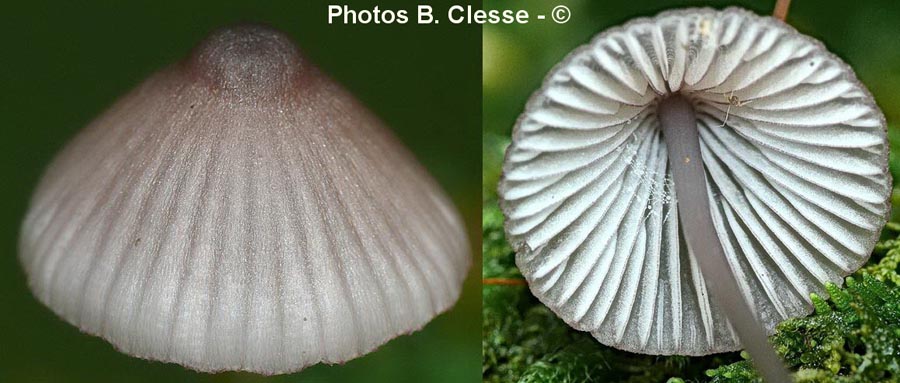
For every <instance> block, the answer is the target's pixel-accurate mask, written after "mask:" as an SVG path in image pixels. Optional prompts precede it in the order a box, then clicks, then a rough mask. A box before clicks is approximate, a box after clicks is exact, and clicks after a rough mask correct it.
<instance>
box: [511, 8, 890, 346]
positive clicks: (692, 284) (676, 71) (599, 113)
mask: <svg viewBox="0 0 900 383" xmlns="http://www.w3.org/2000/svg"><path fill="white" fill-rule="evenodd" d="M674 94H678V95H679V97H684V98H686V99H687V100H689V101H690V103H691V105H692V106H693V108H694V111H695V112H696V116H697V126H696V129H698V131H699V137H700V148H701V153H702V158H684V159H683V160H684V161H686V162H688V161H703V164H704V165H705V169H706V178H707V183H708V184H709V189H708V190H706V193H708V197H709V201H710V205H711V206H710V209H711V214H712V217H713V222H714V224H715V231H716V233H717V235H718V238H719V241H720V242H721V244H722V247H723V248H724V249H725V253H726V257H727V261H728V263H729V265H730V267H731V269H732V271H733V273H734V274H735V275H736V279H737V281H738V284H739V287H740V290H741V292H742V294H743V295H744V299H746V300H747V301H748V302H749V303H750V306H751V308H752V309H753V310H754V312H755V314H756V315H757V316H758V318H757V319H758V320H759V321H760V322H761V323H762V324H763V325H764V327H765V329H766V330H767V331H768V332H769V333H771V332H772V331H773V330H774V326H775V325H776V324H777V323H778V322H780V321H781V320H783V319H785V318H790V317H797V316H802V315H805V314H807V313H809V312H810V310H811V309H812V306H811V302H810V301H809V298H808V297H809V294H810V293H813V292H815V293H818V294H823V293H824V292H823V291H822V290H823V284H824V283H825V282H834V283H837V284H840V283H841V282H842V277H843V276H845V275H847V274H849V273H851V272H853V271H854V270H856V269H857V268H859V267H860V266H861V265H862V264H863V263H864V262H865V260H866V259H867V258H868V255H869V253H870V252H871V250H872V247H873V246H874V243H875V241H876V239H877V237H878V235H879V232H880V230H881V227H882V225H883V224H884V222H885V220H886V215H887V213H888V210H889V201H888V197H889V195H890V184H891V181H890V176H889V174H888V173H887V152H888V149H887V141H886V134H885V127H886V126H885V121H884V116H883V115H882V113H881V111H880V110H879V109H878V107H877V106H876V105H875V102H874V100H873V99H872V97H871V95H870V94H869V93H868V91H867V90H866V89H865V88H864V87H863V86H862V85H861V84H860V83H859V81H858V80H857V79H856V77H855V75H854V73H853V71H852V70H851V69H850V68H849V67H848V66H847V65H846V64H844V63H843V62H842V61H841V60H840V59H838V58H837V57H835V56H834V55H833V54H831V53H829V52H828V51H827V50H826V49H825V48H824V47H823V45H822V44H821V43H819V42H818V41H816V40H814V39H812V38H809V37H807V36H804V35H802V34H800V33H798V32H797V31H795V30H794V29H793V28H791V27H790V26H788V25H786V24H784V23H783V22H780V21H778V20H775V19H773V18H770V17H759V16H756V15H754V14H752V13H750V12H748V11H745V10H741V9H736V8H729V9H726V10H722V11H717V10H712V9H686V10H678V11H672V12H665V13H662V14H660V15H658V16H656V17H654V18H642V19H637V20H634V21H632V22H629V23H628V24H626V25H624V26H623V27H618V28H613V29H610V30H608V31H606V32H604V33H602V34H600V35H599V36H598V37H597V38H595V39H594V40H593V41H592V42H591V43H590V44H588V45H586V46H583V47H581V48H579V49H577V50H576V51H575V52H573V53H572V54H571V55H569V56H568V57H567V58H566V59H565V60H564V61H563V62H562V63H560V64H559V65H557V66H556V67H555V68H554V69H553V70H552V71H551V72H550V73H549V74H548V76H547V78H546V80H545V82H544V85H543V87H542V88H541V89H540V90H539V91H537V92H536V93H535V94H534V95H533V96H532V98H531V100H530V101H529V103H528V105H527V108H526V110H525V112H524V113H523V114H522V116H521V117H520V119H519V120H518V122H517V123H516V126H515V130H514V134H513V141H512V145H511V146H510V147H509V149H508V152H507V156H506V161H505V163H504V169H503V179H502V180H501V184H500V187H499V193H500V197H501V198H500V199H501V205H502V208H503V212H504V214H505V216H506V232H507V235H508V238H509V240H510V242H511V243H512V244H513V246H514V247H515V248H516V249H517V258H516V260H517V264H518V266H519V268H520V269H521V271H522V274H523V275H524V276H525V278H526V279H527V280H528V283H529V286H530V288H531V290H532V292H533V293H534V294H535V296H537V297H538V298H539V299H540V300H541V301H542V302H543V303H544V304H546V305H547V306H548V307H550V308H551V309H552V310H553V311H554V312H556V313H557V315H559V316H560V317H561V318H562V319H564V320H565V321H566V322H567V323H569V324H570V325H571V326H572V327H574V328H576V329H579V330H583V331H589V332H591V333H592V334H593V335H594V337H596V338H597V339H598V340H599V341H600V342H601V343H604V344H606V345H610V346H613V347H616V348H620V349H623V350H627V351H632V352H639V353H648V354H685V355H704V354H710V353H715V352H724V351H731V350H736V349H739V348H740V347H741V344H740V341H739V340H738V338H737V336H736V335H735V333H734V331H733V330H732V329H731V327H730V325H729V323H728V320H727V319H726V317H725V315H724V314H723V312H722V310H721V308H720V307H719V305H717V304H716V303H715V302H714V301H713V300H711V299H710V297H709V292H708V291H707V287H706V283H705V282H704V278H703V276H702V274H701V273H700V270H699V269H698V267H697V260H696V259H695V257H694V255H693V254H689V252H688V250H687V245H686V243H685V239H684V234H683V228H680V227H679V225H680V221H679V215H683V214H691V212H689V211H688V212H686V211H680V210H679V209H678V196H677V195H675V194H674V190H675V189H674V187H673V186H672V179H671V165H670V164H669V162H668V159H667V150H666V143H665V142H664V140H663V136H662V131H661V128H660V123H659V121H658V119H657V106H658V104H659V102H660V100H663V99H665V98H666V97H669V96H672V95H674ZM701 192H702V191H701ZM732 299H740V298H739V297H732Z"/></svg>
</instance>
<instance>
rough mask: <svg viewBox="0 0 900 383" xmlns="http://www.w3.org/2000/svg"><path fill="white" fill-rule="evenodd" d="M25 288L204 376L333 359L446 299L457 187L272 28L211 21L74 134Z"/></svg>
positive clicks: (442, 305)
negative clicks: (452, 195)
mask: <svg viewBox="0 0 900 383" xmlns="http://www.w3.org/2000/svg"><path fill="white" fill-rule="evenodd" d="M20 260H21V263H22V265H23V266H24V268H25V271H26V274H27V276H28V281H29V285H30V288H31V290H32V291H33V293H34V294H35V296H36V297H37V298H38V299H39V300H40V301H41V302H43V303H44V304H45V305H47V306H48V307H49V308H50V309H51V310H53V312H55V313H56V314H58V315H59V316H61V317H62V318H63V319H65V320H66V321H68V322H69V323H71V324H73V325H75V326H77V327H78V328H80V329H81V330H82V331H84V332H87V333H90V334H93V335H97V336H100V337H102V338H103V339H106V340H107V341H109V342H110V343H112V344H113V346H115V347H116V348H117V349H119V350H121V351H122V352H124V353H127V354H129V355H133V356H137V357H141V358H146V359H153V360H160V361H166V362H175V363H178V364H181V365H184V366H186V367H189V368H192V369H195V370H199V371H206V372H214V371H221V370H245V371H252V372H256V373H262V374H278V373H286V372H292V371H297V370H300V369H303V368H304V367H306V366H309V365H311V364H315V363H319V362H324V363H341V362H344V361H347V360H350V359H353V358H355V357H357V356H360V355H363V354H365V353H368V352H370V351H372V350H373V349H375V348H376V347H378V346H379V345H381V344H383V343H385V342H387V341H388V340H390V339H392V338H394V337H396V336H398V335H400V334H407V333H410V332H412V331H415V330H417V329H420V328H421V327H422V326H424V325H425V324H426V323H427V322H429V321H430V320H431V319H432V318H433V317H435V316H436V315H437V314H439V313H441V312H443V311H445V310H447V309H448V308H450V307H451V306H452V305H453V304H454V302H455V301H456V300H457V298H458V297H459V294H460V289H461V286H462V281H463V278H464V276H465V274H466V271H467V269H468V267H469V263H470V254H469V250H468V245H467V239H466V235H465V232H464V229H463V224H462V222H461V220H460V218H459V216H458V214H457V212H456V210H455V209H454V207H453V205H452V203H451V202H450V200H449V199H448V198H447V196H446V195H445V194H444V193H443V192H442V191H441V189H440V187H439V186H438V185H437V183H436V182H435V181H434V180H433V179H432V178H431V177H430V176H429V175H428V174H427V172H426V171H425V170H424V168H423V167H422V166H420V165H419V164H418V163H417V162H416V160H415V159H414V157H413V156H412V154H411V153H410V152H408V151H407V149H406V148H404V147H403V145H402V144H401V143H400V142H399V141H398V140H397V139H396V138H395V137H394V136H393V135H392V134H391V133H390V131H389V130H388V129H386V128H385V126H384V125H383V124H382V123H381V122H380V121H379V120H378V119H377V118H376V117H375V116H374V115H372V114H371V113H370V112H369V111H367V110H366V108H365V107H364V106H363V105H361V104H360V103H359V102H358V101H357V100H355V99H354V98H353V96H351V95H350V94H349V93H347V92H346V91H345V90H344V89H343V88H341V87H340V86H339V85H338V84H336V83H335V82H334V81H333V80H331V79H330V78H328V77H327V76H326V75H325V74H323V73H322V72H321V71H320V70H319V69H317V68H316V67H315V66H313V64H312V63H310V62H309V61H308V60H307V59H306V58H305V57H304V56H303V55H302V54H301V53H300V52H299V51H298V49H297V48H296V47H295V45H294V44H293V43H292V41H290V39H289V38H288V37H287V36H286V35H284V34H283V33H281V32H278V31H275V30H273V29H270V28H268V27H264V26H257V25H243V26H236V27H230V28H224V29H221V30H218V31H215V32H213V33H212V34H211V35H210V36H209V37H207V38H206V39H205V40H204V41H203V42H202V43H200V44H199V45H198V46H197V47H196V48H195V49H194V50H193V52H192V53H191V55H190V56H189V57H188V58H187V59H185V60H184V61H182V62H180V63H177V64H175V65H173V66H171V67H169V68H167V69H164V70H162V71H160V72H159V73H156V74H154V75H152V76H151V77H150V78H149V79H148V80H146V81H145V82H144V83H143V84H141V85H140V86H138V87H137V88H136V89H135V90H133V91H131V92H130V93H128V94H127V95H126V96H124V97H123V98H122V99H120V100H119V101H118V102H116V103H115V104H114V105H113V106H112V107H111V108H110V109H109V110H108V111H106V112H105V113H104V114H102V115H101V116H100V117H99V118H98V119H96V120H95V121H93V122H92V123H91V124H90V125H89V126H88V127H87V128H86V129H85V130H83V131H82V132H81V133H79V134H78V135H77V136H76V137H75V138H74V139H73V140H72V141H71V142H70V143H69V144H68V145H67V146H66V147H65V148H64V149H63V150H62V152H61V153H59V154H58V155H57V157H56V158H55V160H54V161H53V162H52V163H51V165H50V166H49V168H48V169H47V170H46V173H45V174H44V176H43V178H42V180H41V182H40V184H39V186H38V188H37V190H36V192H35V194H34V196H33V199H32V202H31V206H30V209H29V210H28V213H27V216H26V218H25V221H24V224H23V226H22V234H21V238H20Z"/></svg>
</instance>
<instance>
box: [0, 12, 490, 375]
mask: <svg viewBox="0 0 900 383" xmlns="http://www.w3.org/2000/svg"><path fill="white" fill-rule="evenodd" d="M460 2H461V1H457V2H454V3H460ZM327 3H328V1H296V2H289V1H283V2H273V1H267V2H249V1H248V2H243V3H241V2H234V1H221V0H204V1H190V2H177V3H176V2H169V3H168V4H163V3H161V2H159V1H140V2H133V1H129V2H113V1H87V2H55V3H50V2H41V1H37V2H7V3H5V4H4V5H3V7H2V10H0V32H2V33H0V43H2V44H0V112H2V113H0V116H2V117H3V122H2V124H0V132H2V133H0V134H2V136H0V145H2V147H0V153H2V155H3V156H4V158H3V161H2V166H3V174H4V179H5V181H3V182H2V189H0V208H2V214H0V382H3V383H8V382H38V381H46V382H104V381H109V382H170V381H178V382H187V381H197V382H201V381H202V382H253V381H260V380H271V381H278V382H299V381H303V382H321V381H341V382H344V381H366V382H377V381H385V382H419V381H424V382H460V381H475V380H477V379H478V376H479V370H480V368H479V366H480V355H481V352H480V348H479V339H480V335H479V327H480V305H481V303H480V302H481V298H480V297H481V294H480V289H479V288H478V286H479V276H480V272H479V271H478V268H477V267H473V268H472V270H471V274H470V278H469V279H468V280H467V282H466V285H465V289H464V292H463V296H462V298H461V300H460V302H459V303H458V304H457V305H456V306H455V307H454V308H453V309H452V310H451V311H450V312H448V313H446V314H443V315H441V316H439V317H438V318H437V319H435V320H434V321H433V322H432V323H430V324H429V325H428V326H426V327H425V329H424V330H422V331H419V332H417V333H415V334H413V335H411V336H402V337H400V338H397V339H395V340H393V341H391V342H389V343H388V344H387V345H385V346H383V347H381V348H380V349H379V350H377V351H376V352H374V353H372V354H369V355H367V356H365V357H362V358H359V359H356V360H353V361H350V362H348V363H346V364H345V365H341V366H323V365H319V366H315V367H311V368H308V369H306V370H304V371H302V372H300V373H296V374H293V375H284V376H278V377H274V378H271V379H265V378H263V377H261V376H257V375H253V374H246V373H224V374H217V375H208V374H201V373H194V372H192V371H188V370H186V369H184V368H182V367H180V366H177V365H174V364H164V363H159V362H149V361H144V360H140V359H136V358H131V357H128V356H126V355H124V354H121V353H118V352H116V351H115V350H113V348H112V346H110V345H109V344H108V343H106V342H105V341H103V340H101V339H99V338H95V337H92V336H88V335H84V334H81V333H79V331H78V330H77V329H76V328H75V327H73V326H71V325H69V324H67V323H65V322H63V321H62V320H60V319H58V318H57V317H56V316H54V315H53V314H52V313H51V312H50V311H49V310H48V309H46V308H45V307H43V306H42V305H41V304H40V303H38V301H37V300H35V299H34V298H32V296H31V294H30V292H29V291H28V289H27V286H26V282H25V277H24V275H23V272H22V271H21V268H20V266H19V263H18V261H17V257H16V254H17V250H16V243H17V238H18V232H19V224H20V223H21V220H22V218H23V216H24V214H25V210H26V208H27V203H28V199H29V196H30V194H31V192H32V190H33V188H34V187H35V185H36V183H37V182H38V179H39V177H40V175H41V173H42V171H43V168H44V167H45V166H46V165H47V164H48V163H49V161H50V159H51V158H52V156H53V155H54V153H56V152H57V151H58V150H59V149H60V148H61V147H62V146H63V145H64V144H65V143H66V141H67V140H69V139H70V138H71V137H72V136H73V135H74V134H75V133H76V132H77V131H78V130H80V129H81V128H82V127H83V126H85V125H86V124H87V123H88V122H89V121H90V120H91V119H93V118H94V117H96V116H97V115H98V114H99V113H101V112H102V111H103V110H104V109H105V108H106V107H108V106H109V105H110V104H111V103H112V102H113V101H114V100H115V99H116V98H117V97H119V96H120V95H122V94H124V93H125V92H127V91H128V90H129V89H131V88H132V87H134V86H135V85H137V84H138V83H139V82H141V81H142V80H143V79H144V78H145V77H147V76H148V75H149V74H151V73H152V72H154V71H156V70H157V69H160V68H162V67H163V66H165V65H167V64H170V63H172V62H174V61H176V60H179V59H180V58H182V57H184V56H185V55H186V54H187V53H188V51H189V50H190V49H191V47H192V46H193V45H194V44H195V43H197V42H198V41H199V40H200V39H201V38H203V36H204V35H205V34H206V33H207V32H209V31H210V30H212V29H214V28H216V27H219V26H222V25H226V24H229V23H234V22H241V21H254V22H265V23H268V24H271V25H273V26H275V27H277V28H280V29H282V30H284V31H286V32H287V33H288V34H289V35H291V36H293V37H294V39H295V40H296V41H297V42H298V43H299V45H300V46H301V48H302V49H303V50H304V51H305V52H306V54H307V55H308V56H309V57H310V58H311V59H312V60H313V61H315V62H316V63H317V64H319V66H320V67H321V68H323V69H324V70H325V71H326V72H328V73H330V74H331V75H332V76H333V77H334V78H336V79H337V80H338V81H339V82H341V83H342V84H344V85H345V86H346V87H347V88H349V89H350V90H351V91H352V92H353V93H354V94H356V95H357V96H358V97H359V98H360V99H361V100H362V101H363V102H364V103H365V104H367V105H369V106H370V108H371V109H372V110H373V111H374V112H375V113H376V114H378V115H379V116H380V117H381V118H382V119H383V120H384V121H385V122H386V123H387V125H388V126H390V127H392V128H393V129H394V130H395V132H396V133H397V135H398V136H399V137H400V138H401V139H402V140H403V141H404V142H405V143H406V144H407V145H408V146H409V147H410V148H411V149H412V150H413V152H414V153H415V154H416V155H417V157H418V158H419V159H420V160H421V161H422V162H423V163H424V164H425V166H426V167H427V168H428V169H429V170H430V171H431V173H432V174H433V175H434V176H435V178H437V179H438V180H439V182H440V183H441V184H442V185H443V186H444V188H445V189H446V190H447V191H448V192H449V194H450V195H451V196H452V198H453V200H454V201H455V202H456V205H457V206H458V207H459V209H460V211H461V212H462V214H463V216H464V217H465V220H466V222H467V225H468V227H469V237H470V238H471V239H473V240H477V239H478V238H479V236H480V235H479V232H480V231H479V228H480V207H481V199H480V190H481V189H480V179H479V178H478V170H479V164H480V160H481V157H480V153H479V151H478V142H479V140H480V137H481V134H480V130H479V126H480V122H481V97H480V95H481V86H480V85H481V81H480V76H479V74H480V71H481V68H480V67H479V63H480V62H481V49H480V42H479V41H480V38H481V28H480V27H479V26H459V25H450V24H449V23H447V24H446V25H444V24H442V25H437V26H417V25H415V24H407V25H390V26H385V25H357V26H344V25H328V24H327V18H326V14H327V13H326V9H327V8H326V5H327ZM332 3H337V4H349V5H351V7H353V8H356V9H364V8H371V7H372V6H375V5H379V6H381V7H382V8H384V7H391V8H395V9H396V8H406V9H414V4H416V3H413V2H408V3H400V2H384V1H382V2H375V1H352V0H340V1H332ZM440 7H441V6H439V5H437V4H435V8H436V9H439V8H440ZM444 8H446V6H444ZM472 249H473V253H478V254H480V251H476V250H477V247H475V246H473V247H472ZM474 262H475V263H474V264H475V265H478V264H480V262H481V261H480V257H479V256H477V255H476V257H475V259H474Z"/></svg>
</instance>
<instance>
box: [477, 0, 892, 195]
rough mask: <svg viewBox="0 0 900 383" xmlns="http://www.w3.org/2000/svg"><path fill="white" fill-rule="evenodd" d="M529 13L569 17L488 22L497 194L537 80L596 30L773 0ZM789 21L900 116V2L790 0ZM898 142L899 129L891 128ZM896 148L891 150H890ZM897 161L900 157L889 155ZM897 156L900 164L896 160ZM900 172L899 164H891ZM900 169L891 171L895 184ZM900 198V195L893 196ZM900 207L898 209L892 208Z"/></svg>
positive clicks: (583, 0)
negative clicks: (504, 150)
mask: <svg viewBox="0 0 900 383" xmlns="http://www.w3.org/2000/svg"><path fill="white" fill-rule="evenodd" d="M514 3H515V5H516V6H518V7H521V8H523V9H526V10H528V11H529V12H531V13H532V14H540V13H543V14H547V15H548V17H549V13H550V10H551V9H552V8H553V7H554V6H555V5H557V4H566V5H567V6H568V7H569V8H570V9H571V14H572V17H571V19H570V20H569V21H568V22H567V23H565V24H562V25H560V24H555V23H554V22H552V21H550V20H549V19H548V20H544V21H535V22H533V23H530V24H526V25H499V26H485V27H484V36H483V44H484V63H483V66H484V92H483V97H484V131H485V133H486V135H485V137H484V145H485V146H484V148H485V150H484V188H485V189H484V190H485V195H486V196H490V195H493V193H494V188H495V187H496V181H497V178H498V177H499V172H500V163H501V162H502V160H503V159H502V157H501V156H500V155H498V153H500V151H498V150H496V146H497V145H504V143H505V142H507V141H508V138H509V135H510V132H511V131H512V126H513V123H514V122H515V119H516V117H517V116H518V115H519V113H521V112H522V110H523V108H524V105H525V101H526V100H527V99H528V97H529V96H530V95H531V93H532V92H534V91H535V90H537V88H538V87H539V86H540V84H541V81H542V80H543V78H544V76H545V75H546V74H547V72H548V71H549V70H550V68H551V67H552V66H553V65H554V64H556V63H558V62H559V61H561V60H562V58H563V57H564V56H565V55H566V54H567V53H569V52H570V51H572V50H574V49H575V48H576V47H578V46H579V45H582V44H585V43H587V42H588V41H589V40H590V39H591V37H592V36H594V35H595V34H597V33H599V32H601V31H603V30H605V29H607V28H609V27H612V26H616V25H620V24H622V23H624V22H626V21H628V20H629V19H632V18H634V17H638V16H653V15H655V14H657V13H659V12H661V11H664V10H667V9H673V8H684V7H703V6H709V7H714V8H725V7H728V6H740V7H744V8H747V9H750V10H752V11H755V12H757V13H759V14H764V15H769V14H771V13H772V9H773V8H774V5H775V0H765V1H746V0H745V1H686V0H627V1H587V0H517V1H515V2H514ZM484 4H485V8H499V9H502V8H506V7H509V6H511V4H512V3H511V2H509V1H502V0H486V1H485V3H484ZM787 22H788V23H789V24H791V25H792V26H793V27H794V28H797V30H799V31H800V32H801V33H804V34H807V35H809V36H812V37H814V38H816V39H819V40H821V41H822V42H823V43H825V46H826V47H827V48H828V49H829V50H830V51H831V52H833V53H835V54H837V55H838V56H840V57H841V58H842V59H843V60H844V61H846V62H847V63H849V64H850V65H851V66H852V67H853V69H854V70H855V71H856V74H857V76H858V77H859V79H860V80H861V81H862V82H863V83H864V84H865V85H866V87H868V88H869V90H870V91H872V94H873V95H874V96H875V100H876V101H877V102H878V105H879V106H880V107H881V109H882V111H883V112H884V114H885V116H887V120H888V124H889V125H890V126H891V127H892V128H897V127H898V122H900V1H896V0H853V1H846V0H793V1H792V4H791V8H790V12H789V13H788V18H787ZM890 134H891V136H892V137H893V136H897V138H898V139H897V140H892V141H894V145H898V144H900V130H898V129H891V131H890ZM892 152H893V151H892ZM891 162H892V165H900V159H896V158H895V156H894V155H892V156H891ZM895 162H898V163H896V164H894V163H895ZM892 170H900V166H892ZM898 175H900V174H896V173H895V175H894V180H895V182H896V181H898V179H900V177H898ZM896 200H898V198H897V196H896V195H895V201H896ZM895 210H896V209H895Z"/></svg>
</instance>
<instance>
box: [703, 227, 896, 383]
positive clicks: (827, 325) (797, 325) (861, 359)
mask: <svg viewBox="0 0 900 383" xmlns="http://www.w3.org/2000/svg"><path fill="white" fill-rule="evenodd" d="M890 227H896V226H895V225H893V224H892V225H890ZM898 264H900V240H897V239H892V240H887V241H882V242H880V243H879V244H878V245H877V246H876V248H875V254H874V256H873V257H872V261H870V262H869V264H868V265H867V266H865V267H863V268H862V269H860V270H859V271H857V272H856V273H855V274H853V275H852V276H850V277H848V278H847V279H846V284H845V286H844V287H843V288H841V287H838V286H837V285H834V284H828V285H826V286H825V289H826V291H827V292H828V294H829V295H830V298H829V299H828V300H825V299H822V298H820V297H818V296H813V297H812V298H813V304H814V305H815V307H816V311H815V313H813V314H812V315H810V316H808V317H806V318H797V319H791V320H787V321H784V322H782V323H781V324H780V325H779V326H778V328H777V330H776V333H775V335H774V336H773V337H772V342H773V343H774V344H775V347H776V350H777V351H778V353H779V354H780V355H781V356H782V357H783V358H784V360H785V363H787V364H788V366H790V367H792V368H794V369H795V370H796V371H797V373H796V374H795V375H794V378H795V381H797V382H810V383H812V382H816V383H819V382H823V383H824V382H892V381H897V380H898V379H900V284H898V283H897V281H898V280H900V275H898V273H897V271H898V269H897V265H898ZM710 376H712V377H713V379H712V381H713V382H728V383H736V382H752V381H757V378H756V375H755V372H754V371H753V369H752V368H751V367H750V365H749V364H747V363H735V364H731V365H726V366H722V367H719V368H717V369H715V370H712V371H710ZM738 376H740V377H738Z"/></svg>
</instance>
